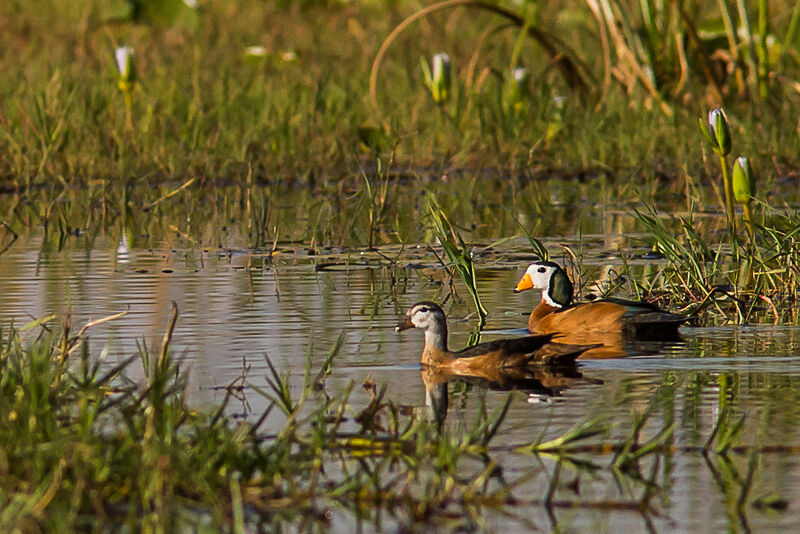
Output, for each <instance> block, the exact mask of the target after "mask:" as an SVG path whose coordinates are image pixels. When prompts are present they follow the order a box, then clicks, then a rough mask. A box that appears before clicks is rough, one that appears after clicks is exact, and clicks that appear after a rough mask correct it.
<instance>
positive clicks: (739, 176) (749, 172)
mask: <svg viewBox="0 0 800 534" xmlns="http://www.w3.org/2000/svg"><path fill="white" fill-rule="evenodd" d="M755 194H756V179H755V176H753V168H752V167H751V166H750V160H749V159H747V157H746V156H739V157H738V158H736V161H734V162H733V196H734V198H735V199H736V202H738V203H739V204H747V203H748V202H750V200H751V199H752V197H754V196H755Z"/></svg>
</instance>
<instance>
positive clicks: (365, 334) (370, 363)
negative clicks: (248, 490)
mask: <svg viewBox="0 0 800 534" xmlns="http://www.w3.org/2000/svg"><path fill="white" fill-rule="evenodd" d="M585 239H586V240H587V242H588V243H590V244H591V243H592V236H586V237H585ZM127 241H128V238H127V237H125V236H124V235H122V236H121V237H117V238H112V237H103V236H101V237H98V238H96V239H95V240H93V241H92V242H91V243H89V242H88V240H84V239H82V238H81V237H76V238H72V239H70V240H68V241H67V243H66V244H65V245H64V246H63V247H62V250H60V251H58V250H52V248H51V247H48V246H43V245H42V237H41V236H35V235H34V236H31V237H23V238H21V239H20V240H19V241H18V242H16V243H14V245H13V246H12V247H11V248H10V249H9V250H8V251H7V252H6V253H5V254H4V255H3V256H2V257H0V322H1V323H2V324H8V323H9V322H10V321H13V322H14V323H15V324H16V325H17V326H20V325H22V324H24V323H26V322H28V321H29V320H31V319H32V318H34V317H35V318H39V317H44V316H46V315H49V314H51V313H55V314H56V315H57V316H58V317H59V318H62V317H63V316H64V314H65V313H66V311H67V310H68V309H70V310H71V312H72V318H73V324H74V325H76V326H77V325H80V324H82V323H83V322H85V321H87V320H89V319H96V318H100V317H103V316H106V315H109V314H113V313H117V312H120V311H124V310H126V309H127V310H128V313H127V315H126V316H124V317H122V318H120V319H118V320H115V321H113V322H111V323H108V324H106V325H103V326H101V327H98V328H96V329H94V330H93V331H92V344H93V346H94V349H95V350H97V349H98V348H99V346H100V345H106V344H108V346H109V347H110V350H111V353H112V356H111V357H113V355H114V354H119V355H123V354H129V353H132V352H134V351H135V350H136V346H137V343H140V342H142V337H144V338H145V339H144V341H146V342H147V343H150V344H152V345H154V346H155V345H156V344H157V343H158V340H159V339H160V337H161V335H162V334H163V331H164V328H165V325H166V324H167V321H168V319H169V314H170V306H171V301H173V300H174V301H175V302H177V304H178V306H179V309H180V314H181V315H180V320H179V323H178V327H177V330H176V331H175V337H174V350H175V351H177V352H178V353H179V354H183V355H184V358H185V361H186V363H187V365H188V366H189V367H190V368H191V377H192V381H191V391H190V394H191V396H192V399H193V402H195V403H197V404H200V405H206V404H214V403H218V402H220V401H221V399H222V396H223V394H222V392H221V391H220V390H219V389H218V388H217V386H222V385H226V384H228V383H230V382H232V381H233V380H235V379H237V378H238V377H239V376H240V375H241V373H242V369H243V365H244V366H247V367H249V371H248V373H247V376H248V380H250V382H251V383H253V384H256V385H261V386H263V385H264V378H263V377H264V375H265V373H266V370H267V367H266V363H265V359H264V356H265V355H268V356H269V357H270V358H271V359H272V361H273V362H274V363H275V365H276V366H277V367H278V368H279V369H280V370H281V371H284V370H287V369H288V370H291V371H292V376H293V377H294V378H295V383H296V384H299V376H300V375H301V373H302V370H303V368H304V366H305V362H306V356H307V354H309V353H310V354H311V358H312V367H313V365H315V364H319V362H321V361H322V359H323V358H324V356H325V354H326V353H327V351H328V350H329V349H330V347H331V346H332V345H333V344H334V343H335V341H336V339H337V337H338V336H339V335H340V333H341V332H344V333H345V343H344V345H343V347H342V349H341V351H340V353H339V355H338V356H337V358H336V360H335V362H334V371H333V373H332V375H331V376H330V378H329V380H328V386H327V387H328V388H329V389H330V390H331V391H340V390H341V389H343V388H345V387H346V386H347V384H348V383H350V382H351V381H352V382H355V383H356V384H360V383H361V382H362V381H364V380H365V378H367V377H368V376H371V377H372V378H373V379H374V380H375V381H376V382H377V383H378V384H383V383H386V384H388V392H387V398H389V399H391V400H392V401H394V402H396V403H398V404H402V405H410V406H422V405H423V404H424V403H425V396H426V391H425V386H424V384H423V382H422V379H421V375H420V371H419V364H418V362H419V353H420V350H421V346H422V336H421V333H420V332H417V331H413V330H412V331H408V332H404V333H402V334H397V333H395V332H394V330H393V326H394V325H395V324H396V322H397V320H398V317H399V316H400V315H401V314H402V312H403V311H404V309H405V308H407V307H408V306H409V305H410V304H412V303H414V302H416V301H418V300H437V301H440V302H441V301H442V300H444V299H446V298H448V295H449V293H450V288H449V284H448V283H446V280H444V278H443V273H442V270H441V269H439V268H437V267H436V264H435V262H433V261H432V260H431V258H429V257H428V256H429V254H428V253H426V252H425V251H424V249H415V248H411V249H408V250H406V251H404V252H403V253H402V255H401V256H400V259H399V260H398V262H397V265H396V266H395V267H393V266H392V265H390V264H389V262H387V261H386V260H385V259H382V258H381V257H380V256H376V255H375V254H365V253H363V252H362V251H359V250H352V251H341V250H340V251H335V252H337V253H336V254H335V255H331V254H327V255H322V256H318V255H314V256H308V255H307V254H306V252H305V250H304V249H303V248H300V247H297V248H285V249H284V250H283V252H282V253H280V254H278V255H277V256H276V258H275V261H274V262H272V263H270V262H268V261H265V259H264V256H263V254H257V253H251V252H249V251H248V250H247V249H238V250H237V249H202V248H182V249H174V248H170V243H168V242H163V243H161V246H157V245H158V244H157V243H155V244H154V243H152V242H151V243H149V245H150V246H153V247H154V248H135V247H130V246H128V244H127ZM595 242H602V240H601V239H597V240H596V241H595ZM504 247H506V249H505V250H506V253H505V254H503V255H494V256H493V255H487V256H486V257H485V258H483V259H481V261H480V262H479V265H481V266H483V267H484V269H482V270H481V272H480V287H481V291H482V294H483V297H484V302H485V305H486V306H487V308H488V309H489V310H490V317H489V321H488V324H487V327H486V328H487V329H490V330H491V329H517V328H520V327H523V326H524V325H525V321H526V315H527V313H528V312H529V310H530V309H531V308H532V306H533V305H534V304H535V301H536V299H537V298H538V297H536V296H535V295H533V294H522V295H514V294H513V293H512V288H513V287H514V284H515V282H516V281H517V279H518V277H519V276H520V274H521V272H522V270H523V269H524V267H525V265H526V261H527V260H526V259H525V257H526V255H525V254H524V253H519V252H515V247H518V248H520V249H521V248H524V247H523V246H522V245H520V243H519V242H518V241H517V242H514V241H512V242H509V243H506V244H505V245H504ZM595 248H596V249H598V250H599V251H600V253H599V254H597V257H596V258H595V259H594V260H591V259H589V260H587V264H590V265H591V264H592V263H594V264H596V266H597V271H598V272H602V271H603V269H602V268H601V264H603V263H607V262H608V261H610V260H607V259H605V257H604V256H603V253H602V248H603V247H602V246H596V247H595ZM399 252H400V250H399V248H391V247H390V248H386V249H385V250H384V251H383V254H384V255H385V256H386V257H392V258H394V257H396V256H397V254H398V253H399ZM320 265H323V266H324V267H323V268H322V269H321V270H320V268H319V266H320ZM612 266H613V265H612ZM443 280H444V283H443ZM460 287H461V286H460V284H458V283H456V288H457V289H458V288H460ZM460 295H461V297H463V299H458V298H456V299H455V300H453V299H450V302H456V304H455V305H454V306H449V307H448V309H449V313H451V321H450V330H451V333H450V345H451V347H453V348H458V347H461V346H463V345H464V343H466V341H467V338H468V336H469V334H470V333H471V332H472V330H473V329H474V328H475V321H474V320H466V321H463V320H460V319H463V318H464V317H465V316H466V315H468V314H469V312H470V309H471V301H470V299H469V298H468V296H467V294H466V292H465V291H463V289H462V290H461V291H460ZM59 320H60V319H59ZM681 334H682V336H683V340H682V341H680V342H674V343H668V344H650V345H647V346H645V347H639V348H640V349H644V350H640V351H639V352H638V353H635V354H639V355H634V356H631V357H628V358H621V359H613V360H595V361H586V362H584V363H582V364H581V367H580V373H579V374H580V375H582V376H572V377H565V378H564V377H562V378H560V379H559V380H558V381H557V382H558V386H557V387H555V388H550V389H549V390H548V389H543V388H531V387H530V384H528V390H527V391H525V390H518V391H515V392H513V393H512V397H513V400H512V404H511V408H510V412H509V414H508V417H507V419H506V421H505V423H504V424H503V426H502V427H501V431H500V434H499V435H498V436H497V437H496V438H495V440H494V441H493V444H494V445H495V446H496V449H494V450H493V452H492V455H493V457H494V458H495V459H496V460H497V461H499V462H500V464H501V465H502V467H503V473H504V476H505V478H506V479H508V480H513V479H515V478H516V477H517V476H521V475H523V474H524V473H526V472H528V471H529V470H530V469H532V468H536V467H537V466H544V467H545V468H547V469H548V471H549V472H552V470H553V465H554V460H553V459H552V458H547V457H545V458H541V459H540V458H537V457H533V456H527V455H520V454H516V453H513V452H512V450H511V449H512V448H513V446H516V445H524V444H527V443H531V442H533V441H536V440H539V439H550V438H553V437H556V436H558V435H560V434H562V433H563V432H564V431H566V430H567V429H569V428H570V427H572V426H573V425H575V424H576V423H579V422H584V421H587V420H589V419H592V418H597V417H600V418H602V419H603V420H604V421H606V422H608V423H610V424H612V425H613V429H612V430H611V432H610V434H608V435H606V436H603V437H602V438H598V440H597V441H602V440H607V441H609V440H615V439H617V440H619V439H621V438H623V437H625V436H626V435H627V434H628V432H629V430H630V426H631V423H632V421H633V416H632V413H633V412H641V411H643V410H644V409H645V408H646V407H647V406H648V405H650V404H651V403H652V404H653V405H654V411H653V415H652V417H651V419H650V420H649V421H648V423H647V425H646V426H645V429H644V433H643V435H644V437H647V436H649V435H653V434H654V433H656V432H657V431H658V430H660V429H662V428H664V426H666V425H668V424H670V423H672V422H674V423H675V430H674V435H673V437H672V439H671V441H670V443H671V444H672V445H673V447H674V449H675V450H674V451H673V452H671V453H668V454H666V455H662V456H660V457H659V465H657V466H655V472H656V476H655V481H656V483H657V485H658V488H657V490H656V493H655V496H654V498H653V500H652V502H651V504H652V507H651V509H648V510H647V511H646V512H642V511H639V510H637V509H635V508H631V507H630V506H627V505H624V504H621V503H629V502H630V501H635V500H637V499H638V498H639V497H640V496H641V494H642V492H643V482H642V481H637V480H636V477H635V476H631V475H630V474H629V473H628V474H624V473H619V472H615V471H613V470H610V469H607V468H606V467H607V466H608V464H609V463H610V462H611V460H612V455H610V454H596V453H585V454H582V455H581V457H582V458H583V459H585V460H588V461H590V462H592V463H594V464H596V465H598V466H601V468H600V469H598V470H596V471H593V472H592V471H586V470H584V469H576V468H570V467H568V466H565V467H563V469H562V472H561V478H560V480H561V484H560V485H559V489H558V490H557V491H556V494H555V498H556V500H559V501H563V502H568V503H572V506H571V507H567V508H565V507H560V508H555V509H552V511H551V513H548V510H547V509H546V508H545V507H544V506H542V505H541V503H539V502H538V501H539V500H540V499H541V498H542V495H543V492H544V490H545V488H546V487H547V483H548V482H547V478H546V477H536V478H534V479H533V480H532V481H531V482H529V483H527V484H523V485H522V486H521V487H520V488H519V489H518V490H517V491H516V492H515V495H516V496H517V498H519V499H520V502H519V503H518V505H516V506H514V507H513V509H512V510H511V512H512V515H511V516H509V517H505V516H502V515H499V514H495V515H490V516H489V517H487V521H488V522H489V526H491V527H493V528H496V529H498V530H505V529H506V528H512V527H513V528H520V527H521V526H528V527H530V526H532V525H537V526H538V527H539V528H543V529H545V530H548V529H550V528H555V525H557V528H558V529H560V530H570V531H571V530H580V531H583V530H587V529H589V528H591V529H592V530H595V531H598V532H620V531H622V532H632V531H641V530H646V529H655V530H657V531H679V532H710V531H721V530H730V531H747V530H749V529H752V530H770V531H774V530H783V531H787V532H789V531H791V532H795V531H798V529H800V516H799V515H798V514H797V513H796V511H797V509H798V507H800V476H798V474H800V471H799V470H798V467H800V466H798V463H799V462H800V454H798V453H797V452H792V451H767V452H762V453H761V454H760V455H759V462H758V464H757V470H756V472H755V476H754V485H753V489H752V491H751V494H750V499H751V500H752V499H753V498H756V497H759V496H761V495H763V494H765V493H767V492H775V493H777V494H778V495H779V496H780V497H781V498H783V499H785V500H786V501H788V506H789V508H788V511H786V512H776V511H761V510H757V509H755V508H753V507H752V506H751V505H749V504H748V505H746V506H745V507H744V509H743V511H741V512H740V511H739V510H737V508H736V506H735V502H736V500H737V498H738V495H739V491H740V488H741V486H742V482H741V480H742V479H743V478H744V477H745V475H746V472H747V462H748V456H747V455H746V454H731V455H729V456H728V457H726V458H721V457H719V456H716V455H710V458H709V459H706V458H704V456H703V455H701V454H700V453H699V452H694V451H685V450H681V449H684V448H686V447H694V446H697V445H702V443H703V442H704V441H705V439H706V438H707V437H708V435H709V433H710V432H711V429H712V427H713V424H714V421H715V420H716V417H717V416H718V414H719V410H720V406H721V404H720V401H721V399H722V398H724V397H727V400H726V401H724V402H725V403H726V404H728V405H729V406H730V407H731V408H732V409H733V411H734V413H735V415H736V416H738V415H739V414H745V415H746V419H745V429H744V432H743V433H742V435H741V436H740V438H739V439H738V440H737V441H736V444H737V445H752V446H755V447H760V448H763V447H765V446H767V447H768V446H775V445H791V446H800V402H798V401H800V329H798V328H796V327H772V326H740V327H736V326H721V327H713V328H697V327H684V328H682V330H681ZM486 339H489V338H488V337H487V338H486ZM447 388H448V393H449V413H448V415H447V421H448V424H451V425H454V426H457V425H458V424H461V423H463V424H467V423H468V422H469V421H470V420H472V419H473V418H474V416H475V413H476V410H478V409H479V406H480V404H481V402H483V401H485V402H486V403H487V405H488V408H489V411H490V412H491V411H496V410H497V409H498V408H499V407H500V406H501V404H502V403H503V402H504V400H505V398H506V395H507V394H508V393H506V392H504V391H498V390H495V389H491V388H487V387H485V386H482V385H468V386H465V385H464V384H463V383H451V384H449V385H448V387H447ZM367 401H368V395H367V393H365V392H364V391H363V390H362V389H361V388H360V387H356V388H355V389H354V394H353V398H352V403H353V405H355V406H362V405H364V404H366V402H367ZM263 407H264V401H263V399H262V398H261V397H259V396H258V395H255V394H252V392H251V393H250V394H248V392H247V390H245V395H244V399H242V401H241V402H240V403H239V404H235V405H232V408H231V409H232V410H233V411H234V412H235V413H237V414H238V415H242V416H247V415H249V414H255V415H256V416H257V415H258V414H259V413H260V410H261V409H263ZM653 468H654V467H653V460H652V459H648V460H645V461H643V462H642V465H641V466H640V473H641V476H642V477H644V478H647V477H648V476H649V473H650V470H651V469H653ZM576 480H577V481H578V482H577V486H576V485H575V484H574V483H575V481H576ZM575 488H578V491H579V493H576V492H575ZM526 503H528V504H526ZM592 503H594V504H592ZM603 503H605V504H603ZM610 503H611V504H610ZM334 525H336V526H337V530H341V531H347V530H349V528H350V527H351V526H352V525H351V523H350V520H349V519H348V518H347V517H337V518H336V519H335V521H334Z"/></svg>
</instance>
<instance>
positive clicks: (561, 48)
mask: <svg viewBox="0 0 800 534" xmlns="http://www.w3.org/2000/svg"><path fill="white" fill-rule="evenodd" d="M453 7H474V8H478V9H483V10H485V11H490V12H492V13H494V14H496V15H499V16H501V17H505V18H506V19H508V20H510V21H511V23H512V24H513V25H514V26H519V27H523V26H524V25H525V19H524V18H523V17H521V16H519V15H517V14H516V13H514V12H513V11H509V10H508V9H505V8H504V7H501V6H498V5H495V4H490V3H488V2H482V1H480V0H445V1H444V2H439V3H438V4H433V5H432V6H428V7H426V8H424V9H421V10H419V11H417V12H416V13H413V14H412V15H410V16H409V17H407V18H406V19H405V20H403V21H402V22H401V23H400V24H398V25H397V26H396V27H395V29H394V30H392V32H391V33H390V34H389V36H388V37H386V39H385V40H384V41H383V44H381V47H380V48H379V49H378V53H377V54H376V55H375V59H374V60H373V62H372V68H371V69H370V73H369V97H370V102H372V105H373V107H374V108H375V109H378V96H377V93H378V91H377V85H378V70H379V69H380V65H381V63H382V61H383V56H384V55H385V54H386V51H387V50H388V49H389V46H390V45H391V44H392V43H393V42H394V40H395V39H396V38H397V36H398V35H400V34H401V33H402V32H403V30H405V29H406V28H408V27H409V26H410V25H411V24H412V23H414V22H416V21H417V20H419V19H421V18H424V17H426V16H428V15H430V14H431V13H435V12H436V11H442V10H445V9H450V8H453ZM527 32H528V35H530V36H531V38H532V39H534V40H535V41H536V42H537V43H538V44H539V46H541V47H542V48H543V49H544V50H545V52H547V54H548V55H550V57H552V58H553V59H554V61H557V65H558V67H559V69H560V70H561V73H562V75H563V76H564V78H565V79H566V81H567V83H568V84H569V85H570V86H571V87H577V88H579V89H581V90H585V89H586V88H587V86H588V83H587V80H586V79H585V78H586V77H588V78H590V79H593V76H592V74H591V71H590V70H589V68H588V67H586V65H583V64H582V63H579V62H578V61H577V60H575V59H573V58H575V57H576V55H575V54H574V53H573V52H572V51H571V50H570V49H569V47H568V46H567V45H566V44H565V43H563V42H561V41H560V40H559V39H558V38H556V37H553V36H552V35H548V34H547V33H545V32H543V31H541V30H539V29H538V28H535V27H532V26H531V27H528V29H527ZM565 51H566V52H567V54H565V53H564V52H565ZM581 71H583V73H584V74H582V73H581Z"/></svg>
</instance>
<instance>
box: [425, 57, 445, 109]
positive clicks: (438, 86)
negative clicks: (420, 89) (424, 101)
mask: <svg viewBox="0 0 800 534" xmlns="http://www.w3.org/2000/svg"><path fill="white" fill-rule="evenodd" d="M420 64H421V65H422V74H423V75H424V76H425V85H426V86H427V87H428V90H430V92H431V96H432V97H433V100H434V102H436V103H437V104H440V105H441V104H444V103H445V102H447V100H448V99H449V97H450V56H448V55H447V54H445V53H444V52H440V53H438V54H434V55H433V67H432V69H433V70H432V71H431V68H430V67H428V63H427V62H426V61H425V60H424V59H421V60H420Z"/></svg>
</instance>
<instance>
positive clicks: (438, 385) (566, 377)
mask: <svg viewBox="0 0 800 534" xmlns="http://www.w3.org/2000/svg"><path fill="white" fill-rule="evenodd" d="M420 375H421V376H422V383H423V384H424V385H425V405H426V406H427V408H428V410H429V413H430V415H431V416H432V417H433V419H435V420H436V421H438V422H442V421H444V419H445V417H446V416H447V408H448V389H447V387H448V384H449V383H450V382H464V383H467V384H471V385H475V386H477V387H479V388H487V389H491V390H494V391H521V392H522V393H526V394H528V396H529V399H537V400H539V399H541V398H545V399H550V398H553V397H556V398H557V397H561V396H562V395H563V393H564V391H566V390H567V389H569V388H570V387H577V386H581V385H589V384H602V383H603V381H602V380H599V379H594V378H586V377H584V376H583V374H582V373H581V372H580V370H579V369H578V366H577V365H564V366H558V367H555V366H538V367H535V368H516V369H508V370H505V371H502V372H497V373H490V374H486V375H484V376H472V375H463V374H454V373H451V372H449V371H447V370H442V369H437V368H435V367H429V366H425V365H423V366H422V369H420Z"/></svg>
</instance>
